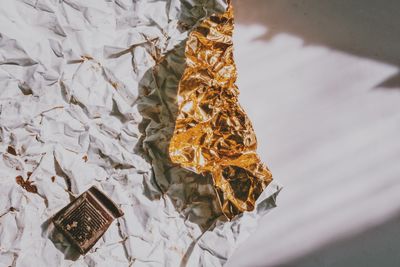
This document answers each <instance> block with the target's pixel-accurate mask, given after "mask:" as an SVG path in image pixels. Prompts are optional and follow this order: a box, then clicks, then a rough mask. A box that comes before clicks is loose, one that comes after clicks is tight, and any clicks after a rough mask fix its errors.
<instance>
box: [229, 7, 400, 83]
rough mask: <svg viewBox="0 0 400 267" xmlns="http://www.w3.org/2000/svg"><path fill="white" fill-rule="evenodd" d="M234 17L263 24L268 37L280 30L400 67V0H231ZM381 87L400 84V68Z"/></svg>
mask: <svg viewBox="0 0 400 267" xmlns="http://www.w3.org/2000/svg"><path fill="white" fill-rule="evenodd" d="M233 3H234V6H235V15H236V22H237V23H239V24H263V25H265V26H266V27H267V29H268V32H267V33H266V34H265V35H264V36H263V37H261V38H262V39H264V40H270V39H271V38H273V37H274V36H275V35H277V34H280V33H289V34H293V35H296V36H299V37H300V38H302V39H303V40H304V43H305V45H308V44H318V45H323V46H327V47H330V48H332V49H335V50H341V51H344V52H346V53H349V54H353V55H356V56H358V57H362V58H370V59H373V60H377V61H381V62H386V63H388V64H391V65H394V66H397V67H399V68H400V49H399V48H398V46H399V43H400V27H399V25H400V16H399V12H398V10H400V2H399V1H397V0H387V1H378V0H299V1H293V0H279V1H278V0H246V1H244V0H233ZM379 87H385V88H398V89H400V72H398V73H397V74H396V75H394V76H392V77H390V78H389V79H388V80H387V81H384V82H383V83H382V84H380V85H379Z"/></svg>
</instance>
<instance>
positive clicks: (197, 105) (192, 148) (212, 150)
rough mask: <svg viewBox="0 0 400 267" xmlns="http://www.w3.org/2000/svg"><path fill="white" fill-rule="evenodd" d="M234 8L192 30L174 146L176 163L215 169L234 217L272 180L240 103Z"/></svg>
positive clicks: (221, 192)
mask: <svg viewBox="0 0 400 267" xmlns="http://www.w3.org/2000/svg"><path fill="white" fill-rule="evenodd" d="M233 28H234V23H233V9H232V5H231V3H229V6H228V8H227V10H226V12H225V13H223V14H217V15H212V16H210V17H209V18H207V19H205V20H204V21H202V22H201V23H200V24H199V25H198V26H197V27H196V28H194V30H193V31H192V32H191V33H190V34H189V37H188V40H187V43H186V47H185V57H186V69H185V71H184V73H183V76H182V78H181V80H180V82H179V87H178V97H177V102H178V115H177V119H176V124H175V130H174V134H173V137H172V139H171V143H170V146H169V155H170V158H171V160H172V162H173V163H176V164H179V165H180V166H181V167H183V168H186V169H189V170H191V171H194V172H195V173H198V174H203V175H211V177H212V180H213V182H214V187H215V190H216V192H217V196H218V198H219V202H220V204H221V207H222V212H223V213H224V214H225V216H226V217H227V218H229V219H231V218H233V217H234V216H235V215H238V214H240V213H242V212H244V211H251V210H253V209H254V207H255V202H256V200H257V198H258V197H259V195H260V194H261V193H262V191H263V190H264V188H265V187H266V186H267V185H268V184H269V183H270V182H271V181H272V175H271V173H270V171H269V170H268V168H267V167H266V166H265V165H264V164H263V163H262V162H261V161H260V158H259V156H258V155H257V153H256V148H257V141H256V136H255V133H254V130H253V127H252V124H251V122H250V120H249V118H248V117H247V115H246V113H245V112H244V110H243V108H242V107H241V106H240V105H239V103H238V94H239V91H238V88H237V86H236V85H235V82H236V77H237V71H236V66H235V62H234V60H233V43H232V33H233Z"/></svg>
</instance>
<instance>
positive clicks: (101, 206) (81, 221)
mask: <svg viewBox="0 0 400 267" xmlns="http://www.w3.org/2000/svg"><path fill="white" fill-rule="evenodd" d="M122 215H124V213H123V212H122V210H120V209H119V208H118V206H117V205H116V204H115V203H114V202H113V201H112V200H111V199H110V198H108V197H107V196H106V195H105V194H104V193H103V192H101V191H100V190H99V189H98V188H97V187H95V186H92V187H91V188H90V189H89V190H87V191H86V192H84V193H82V194H81V195H80V196H79V197H77V198H76V199H75V200H74V201H72V202H71V203H70V204H68V205H67V206H66V207H64V208H63V209H61V210H60V211H59V212H57V214H56V215H55V216H54V217H53V220H52V221H53V223H54V225H55V227H56V228H57V229H58V230H59V231H61V232H62V233H63V234H64V235H65V236H66V237H67V238H68V240H69V241H70V242H71V244H72V245H74V246H75V247H76V248H77V249H78V250H79V252H80V253H81V254H86V253H87V252H88V251H89V250H90V249H91V248H92V247H93V246H94V244H96V242H97V240H99V238H100V237H101V236H102V235H103V234H104V233H105V232H106V230H107V229H108V227H109V226H110V224H111V223H112V221H113V220H114V219H116V218H118V217H121V216H122Z"/></svg>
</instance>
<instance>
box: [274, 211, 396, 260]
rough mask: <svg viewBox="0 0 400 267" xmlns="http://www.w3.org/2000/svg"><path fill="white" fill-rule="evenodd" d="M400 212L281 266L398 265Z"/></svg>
mask: <svg viewBox="0 0 400 267" xmlns="http://www.w3.org/2000/svg"><path fill="white" fill-rule="evenodd" d="M399 248H400V215H398V216H396V217H395V218H392V219H391V220H388V221H387V222H385V223H383V224H381V225H378V226H375V227H373V228H370V229H368V230H366V231H364V232H362V233H359V234H357V235H354V236H349V237H348V238H346V239H342V240H338V241H337V242H333V243H330V244H328V245H325V246H323V247H321V248H319V249H318V250H316V251H313V252H311V253H309V254H307V255H305V256H302V257H299V258H297V259H294V260H290V261H289V262H287V263H284V264H280V265H277V266H280V267H293V266H296V267H321V266H324V267H355V266H363V267H376V266H382V267H397V266H400V253H399Z"/></svg>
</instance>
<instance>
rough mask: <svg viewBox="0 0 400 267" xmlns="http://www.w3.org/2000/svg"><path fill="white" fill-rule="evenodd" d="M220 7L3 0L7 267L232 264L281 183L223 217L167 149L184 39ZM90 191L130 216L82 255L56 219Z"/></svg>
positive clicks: (1, 227) (3, 250) (0, 256)
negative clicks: (59, 235) (61, 238)
mask: <svg viewBox="0 0 400 267" xmlns="http://www.w3.org/2000/svg"><path fill="white" fill-rule="evenodd" d="M225 9H226V3H225V2H224V1H223V0H208V1H194V0H192V1H190V0H187V1H185V0H182V1H174V0H171V1H161V0H160V1H154V0H153V1H150V0H148V1H124V0H116V1H101V0H87V1H77V0H64V1H56V0H41V1H40V0H39V1H36V0H35V1H34V0H32V1H30V0H24V1H22V0H21V1H20V0H2V1H0V138H1V147H0V151H1V156H0V266H10V265H11V266H221V265H222V264H223V263H224V262H225V261H226V259H227V257H228V256H229V255H230V254H231V253H232V252H233V249H234V248H235V246H236V245H237V244H238V243H239V242H240V241H241V240H243V239H244V238H245V237H246V236H247V235H248V234H249V233H250V231H251V229H253V228H254V227H255V226H256V224H257V220H258V218H259V216H260V215H262V214H263V213H265V212H266V211H267V210H268V209H269V208H271V207H273V206H274V203H275V202H274V196H275V194H276V193H277V192H278V191H279V186H277V185H276V184H273V183H271V184H270V185H269V186H268V187H267V188H266V189H265V190H264V192H263V194H262V195H261V196H260V198H259V200H258V205H257V207H256V209H255V210H254V211H253V212H245V213H244V214H243V215H242V216H240V217H239V218H236V219H234V220H233V221H231V222H226V221H224V220H223V218H222V216H221V211H220V210H219V206H218V205H216V203H215V199H216V198H215V192H214V190H213V188H212V183H211V181H210V179H209V178H208V177H201V176H200V175H198V174H195V173H192V172H189V171H187V170H184V169H182V168H179V167H177V166H176V165H173V164H172V163H171V162H170V161H169V159H168V157H167V151H168V145H169V144H168V142H169V140H170V138H171V135H172V133H173V129H174V123H175V119H176V117H175V116H176V112H177V107H176V92H177V88H178V87H177V84H178V81H179V80H180V78H181V75H182V73H183V70H184V67H185V59H184V51H183V50H184V49H183V48H184V45H185V42H186V40H187V37H188V33H189V32H190V30H191V29H192V28H193V27H194V26H195V25H196V24H197V23H198V22H200V21H201V20H203V19H204V18H207V17H209V16H210V15H211V14H214V13H220V12H223V11H224V10H225ZM27 184H29V186H30V187H28V186H27ZM21 185H26V186H21ZM92 185H96V186H98V187H99V188H101V189H102V190H103V191H104V192H105V193H106V194H107V195H108V196H109V197H110V198H112V199H113V200H114V201H115V202H116V203H117V204H118V205H119V206H120V207H121V209H122V210H123V211H124V213H125V215H124V216H123V217H121V218H119V219H118V220H117V221H115V222H114V223H113V224H112V225H111V227H110V229H109V230H108V231H107V232H106V234H105V235H104V236H103V237H102V238H101V239H100V240H99V242H98V243H97V244H96V245H95V246H94V248H93V249H92V250H91V251H90V252H89V253H88V254H87V255H86V256H80V257H79V255H78V256H77V255H76V254H74V252H73V249H72V248H70V247H68V246H66V244H65V243H63V242H60V243H56V242H53V239H52V236H51V235H52V231H53V226H52V225H51V223H50V218H51V216H53V215H54V214H55V213H56V212H57V211H58V210H60V209H61V208H62V207H64V206H65V205H66V204H68V203H69V202H70V200H71V198H72V197H73V196H77V195H79V194H80V193H82V192H83V191H85V190H86V189H88V188H89V187H90V186H92ZM28 188H31V189H30V190H28ZM32 188H36V189H32Z"/></svg>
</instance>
